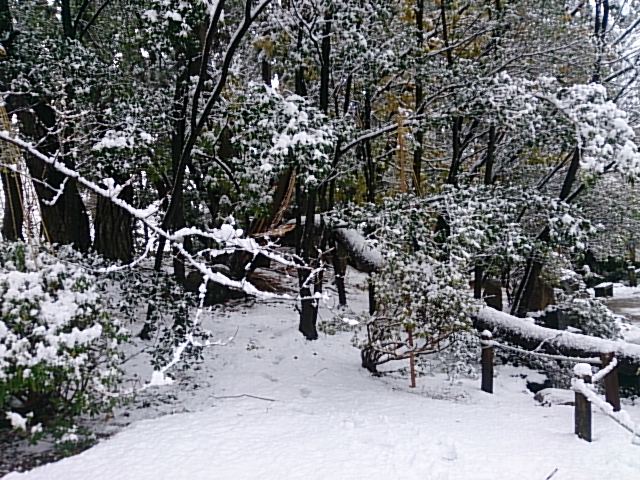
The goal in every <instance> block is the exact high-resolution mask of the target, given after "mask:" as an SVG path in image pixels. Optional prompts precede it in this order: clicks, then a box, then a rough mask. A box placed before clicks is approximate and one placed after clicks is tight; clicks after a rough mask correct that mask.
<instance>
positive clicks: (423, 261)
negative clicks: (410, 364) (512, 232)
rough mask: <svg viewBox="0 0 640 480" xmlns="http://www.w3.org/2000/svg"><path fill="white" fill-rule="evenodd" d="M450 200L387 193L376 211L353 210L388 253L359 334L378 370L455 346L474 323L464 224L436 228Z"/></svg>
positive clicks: (367, 362) (366, 362)
mask: <svg viewBox="0 0 640 480" xmlns="http://www.w3.org/2000/svg"><path fill="white" fill-rule="evenodd" d="M446 206H447V202H446V201H443V202H437V201H435V202H434V201H433V200H431V201H429V200H425V199H420V198H417V197H413V196H411V195H405V196H398V197H396V198H392V199H388V200H387V201H386V202H385V204H384V206H383V207H382V209H380V210H378V211H377V212H371V211H369V212H364V211H361V212H359V211H356V212H355V215H359V213H361V214H362V215H363V224H364V225H365V227H364V229H365V230H367V229H368V230H369V231H371V232H372V234H373V235H375V237H376V241H377V244H378V247H379V249H380V250H381V252H382V255H383V257H384V261H383V262H382V268H381V269H380V271H378V272H377V273H375V274H374V275H373V276H372V282H373V285H374V289H375V293H376V302H377V311H376V315H374V316H373V317H372V318H371V319H369V320H368V321H366V322H364V328H366V334H365V335H364V338H362V339H360V340H359V346H360V348H361V356H362V364H363V366H364V367H365V368H367V369H369V370H370V371H372V372H375V371H376V367H377V366H378V365H381V364H383V363H386V362H389V361H392V360H400V359H404V358H408V357H409V356H410V355H414V356H420V355H427V354H432V353H436V352H439V351H441V350H443V349H446V348H449V347H450V346H451V342H453V341H455V340H456V338H457V334H458V333H460V332H462V331H465V330H468V329H469V328H470V327H471V318H472V315H473V313H474V311H475V308H476V302H475V300H474V299H473V298H472V296H471V291H470V289H469V287H468V274H467V271H468V269H469V266H470V260H471V258H472V256H471V255H470V254H469V250H470V249H473V247H470V246H469V245H468V242H467V240H468V235H467V234H466V233H464V232H463V230H464V227H463V226H462V223H460V222H454V221H451V219H448V220H450V221H448V228H447V230H446V231H445V230H444V229H441V228H438V227H437V225H438V224H440V223H441V222H442V221H443V219H444V218H445V214H446ZM458 219H459V218H457V219H456V220H458ZM444 221H446V220H444ZM360 226H361V227H362V225H360ZM466 227H467V232H468V230H470V228H469V224H467V225H466ZM410 337H411V339H410Z"/></svg>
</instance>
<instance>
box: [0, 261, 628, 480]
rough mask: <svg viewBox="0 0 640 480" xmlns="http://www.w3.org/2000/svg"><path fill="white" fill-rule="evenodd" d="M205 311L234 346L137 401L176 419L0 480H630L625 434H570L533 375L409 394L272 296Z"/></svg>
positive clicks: (403, 382)
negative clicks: (542, 402)
mask: <svg viewBox="0 0 640 480" xmlns="http://www.w3.org/2000/svg"><path fill="white" fill-rule="evenodd" d="M353 275H361V276H362V274H356V273H355V272H353V271H352V270H349V271H348V273H347V276H348V277H351V276H353ZM351 283H352V282H351ZM350 293H351V292H350ZM365 295H366V294H365V292H364V290H363V291H360V292H358V294H357V296H356V295H350V297H349V301H350V306H351V308H352V309H354V310H360V309H363V308H364V306H365V305H364V299H365ZM330 316H331V312H330V311H329V310H328V309H327V308H326V307H325V308H323V309H322V310H321V312H320V318H321V319H326V318H329V317H330ZM203 317H205V318H203V322H205V323H206V326H207V327H208V328H210V329H211V330H212V331H214V332H216V334H217V335H218V336H219V338H229V337H231V336H234V340H233V342H231V343H229V344H228V345H227V346H224V347H217V348H215V349H213V348H212V349H207V350H205V352H204V355H205V360H204V363H203V364H201V365H200V366H199V367H198V369H197V370H192V371H189V372H180V371H176V372H175V375H176V378H175V382H174V384H173V385H169V386H166V387H161V388H154V389H148V390H145V391H144V392H143V393H142V394H141V395H142V396H143V397H144V398H145V399H146V400H150V399H153V398H154V395H158V396H160V395H163V394H167V395H175V396H176V398H177V400H176V403H175V404H174V406H172V407H170V408H171V409H173V410H178V411H182V412H183V413H177V414H172V415H166V416H163V417H160V418H155V419H148V420H142V421H136V422H134V423H133V424H131V425H130V426H128V427H127V428H125V429H124V430H122V431H121V432H120V433H118V434H116V435H115V436H113V437H111V438H109V439H107V440H104V441H102V442H101V443H99V444H98V445H97V446H95V447H93V448H91V449H89V450H87V451H85V452H83V453H81V454H80V455H77V456H74V457H70V458H66V459H63V460H61V461H59V462H56V463H52V464H48V465H45V466H43V467H40V468H36V469H34V470H32V471H30V472H26V473H12V474H9V475H7V476H6V477H4V479H3V480H85V479H86V478H91V479H92V480H113V479H119V480H121V479H122V480H129V479H130V480H211V479H243V478H247V479H249V478H260V479H265V480H269V479H274V480H275V479H305V480H314V479H319V480H320V479H322V480H325V479H333V478H336V479H344V480H351V479H354V480H356V479H357V480H359V479H363V478H366V479H371V480H376V479H385V480H389V479H394V478H403V479H407V480H411V479H416V480H418V479H420V480H429V479H434V480H435V479H449V480H456V479H459V480H470V479H473V480H484V479H486V480H489V479H491V480H500V479H505V480H510V479H514V478H518V479H523V480H540V479H542V478H545V477H546V476H547V475H549V474H550V473H551V472H552V471H553V470H554V469H556V468H557V469H558V472H557V474H556V475H555V476H554V478H557V479H566V480H568V479H576V480H578V479H580V480H583V479H590V478H603V477H610V478H616V479H617V480H637V478H639V477H638V474H639V472H640V455H639V453H640V450H638V447H637V446H634V445H632V444H631V442H630V435H629V434H627V433H626V432H625V431H624V430H622V429H621V428H620V427H619V426H617V425H616V424H615V423H614V422H612V421H609V420H608V419H605V418H604V416H603V415H602V414H601V413H599V412H594V442H593V443H591V444H590V443H587V442H584V441H582V440H579V439H578V438H577V437H576V436H575V435H574V434H573V421H574V420H573V409H572V408H571V407H567V406H557V405H553V406H550V407H545V408H541V407H540V406H539V405H538V404H537V403H536V401H535V400H534V398H533V394H532V393H530V392H528V391H527V390H526V387H525V384H526V380H527V378H523V377H527V376H530V377H531V378H537V377H538V376H539V374H538V373H537V372H530V371H528V370H526V369H523V368H517V369H516V368H514V367H510V366H501V365H497V366H496V375H497V376H496V378H495V381H494V391H495V394H494V395H489V394H486V393H484V392H481V391H480V388H479V380H477V379H463V380H460V381H456V382H454V383H451V382H449V381H447V379H446V376H445V375H444V374H431V375H428V376H421V377H419V378H418V387H417V388H415V389H411V388H409V387H408V383H409V382H408V379H407V378H406V376H401V375H398V374H397V371H388V373H387V375H385V376H383V377H381V378H376V377H372V376H370V375H369V374H368V373H367V372H366V371H365V370H364V369H362V368H361V367H360V364H359V363H360V358H359V352H358V351H357V350H356V349H354V348H353V347H352V346H351V336H350V334H349V333H346V332H343V333H338V334H336V335H324V336H321V338H320V339H319V340H318V341H315V342H307V341H305V340H304V339H303V338H302V337H301V336H300V334H299V333H298V332H297V313H296V312H295V311H294V310H293V308H292V305H291V304H289V303H286V302H284V301H283V300H278V301H274V302H270V303H266V304H262V305H260V306H258V307H254V308H251V309H250V308H248V307H247V306H246V305H244V304H236V307H234V309H233V311H230V310H229V307H226V310H216V311H215V312H214V314H213V315H204V316H203ZM236 329H238V331H237V332H236ZM398 367H406V365H404V364H402V363H400V364H396V365H391V366H390V367H389V368H398ZM172 374H173V372H172ZM148 375H149V376H150V375H151V371H148ZM189 376H191V377H192V378H191V379H188V377H189ZM194 384H197V388H196V386H194ZM189 395H192V396H191V397H189ZM625 408H626V406H625ZM629 408H630V410H631V414H632V415H633V416H635V417H638V416H639V415H640V407H638V406H635V407H633V406H629ZM134 414H135V412H134Z"/></svg>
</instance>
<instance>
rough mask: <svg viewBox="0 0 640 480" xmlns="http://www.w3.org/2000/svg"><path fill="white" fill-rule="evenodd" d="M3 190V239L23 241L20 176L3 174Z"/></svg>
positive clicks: (7, 172) (9, 172)
mask: <svg viewBox="0 0 640 480" xmlns="http://www.w3.org/2000/svg"><path fill="white" fill-rule="evenodd" d="M2 188H3V190H4V217H3V219H2V238H3V239H4V240H6V241H10V242H15V241H17V240H22V239H23V236H22V223H23V213H22V181H21V180H20V176H19V175H18V174H17V173H15V172H11V171H8V170H7V171H3V172H2Z"/></svg>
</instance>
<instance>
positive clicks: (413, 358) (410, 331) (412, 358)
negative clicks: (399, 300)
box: [407, 327, 416, 388]
mask: <svg viewBox="0 0 640 480" xmlns="http://www.w3.org/2000/svg"><path fill="white" fill-rule="evenodd" d="M407 335H408V339H407V343H408V344H409V348H410V349H411V353H410V354H409V372H410V375H411V388H416V356H415V354H414V353H413V328H412V327H409V328H407Z"/></svg>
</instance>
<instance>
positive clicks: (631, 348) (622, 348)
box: [473, 307, 640, 388]
mask: <svg viewBox="0 0 640 480" xmlns="http://www.w3.org/2000/svg"><path fill="white" fill-rule="evenodd" d="M473 325H474V327H475V328H477V329H478V330H479V331H483V330H489V331H490V332H492V334H493V338H494V339H496V340H498V341H506V342H508V343H510V344H513V345H517V346H519V347H521V348H523V349H525V350H529V351H532V350H536V351H538V352H541V353H547V354H556V355H557V354H560V355H564V356H567V357H585V358H588V357H600V356H601V355H602V354H605V353H613V354H615V357H616V358H617V359H618V368H619V372H620V374H621V375H624V376H628V377H635V378H636V380H635V383H636V388H637V386H640V385H638V381H639V380H640V376H639V374H640V370H639V369H640V345H636V344H633V343H628V342H625V341H622V340H607V339H604V338H598V337H591V336H589V335H581V334H579V333H572V332H568V331H565V330H554V329H552V328H546V327H541V326H539V325H536V324H535V323H533V320H532V319H523V318H518V317H514V316H512V315H509V314H507V313H504V312H499V311H497V310H494V309H493V308H490V307H484V308H482V309H481V310H480V312H479V313H478V315H476V316H475V318H474V319H473Z"/></svg>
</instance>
